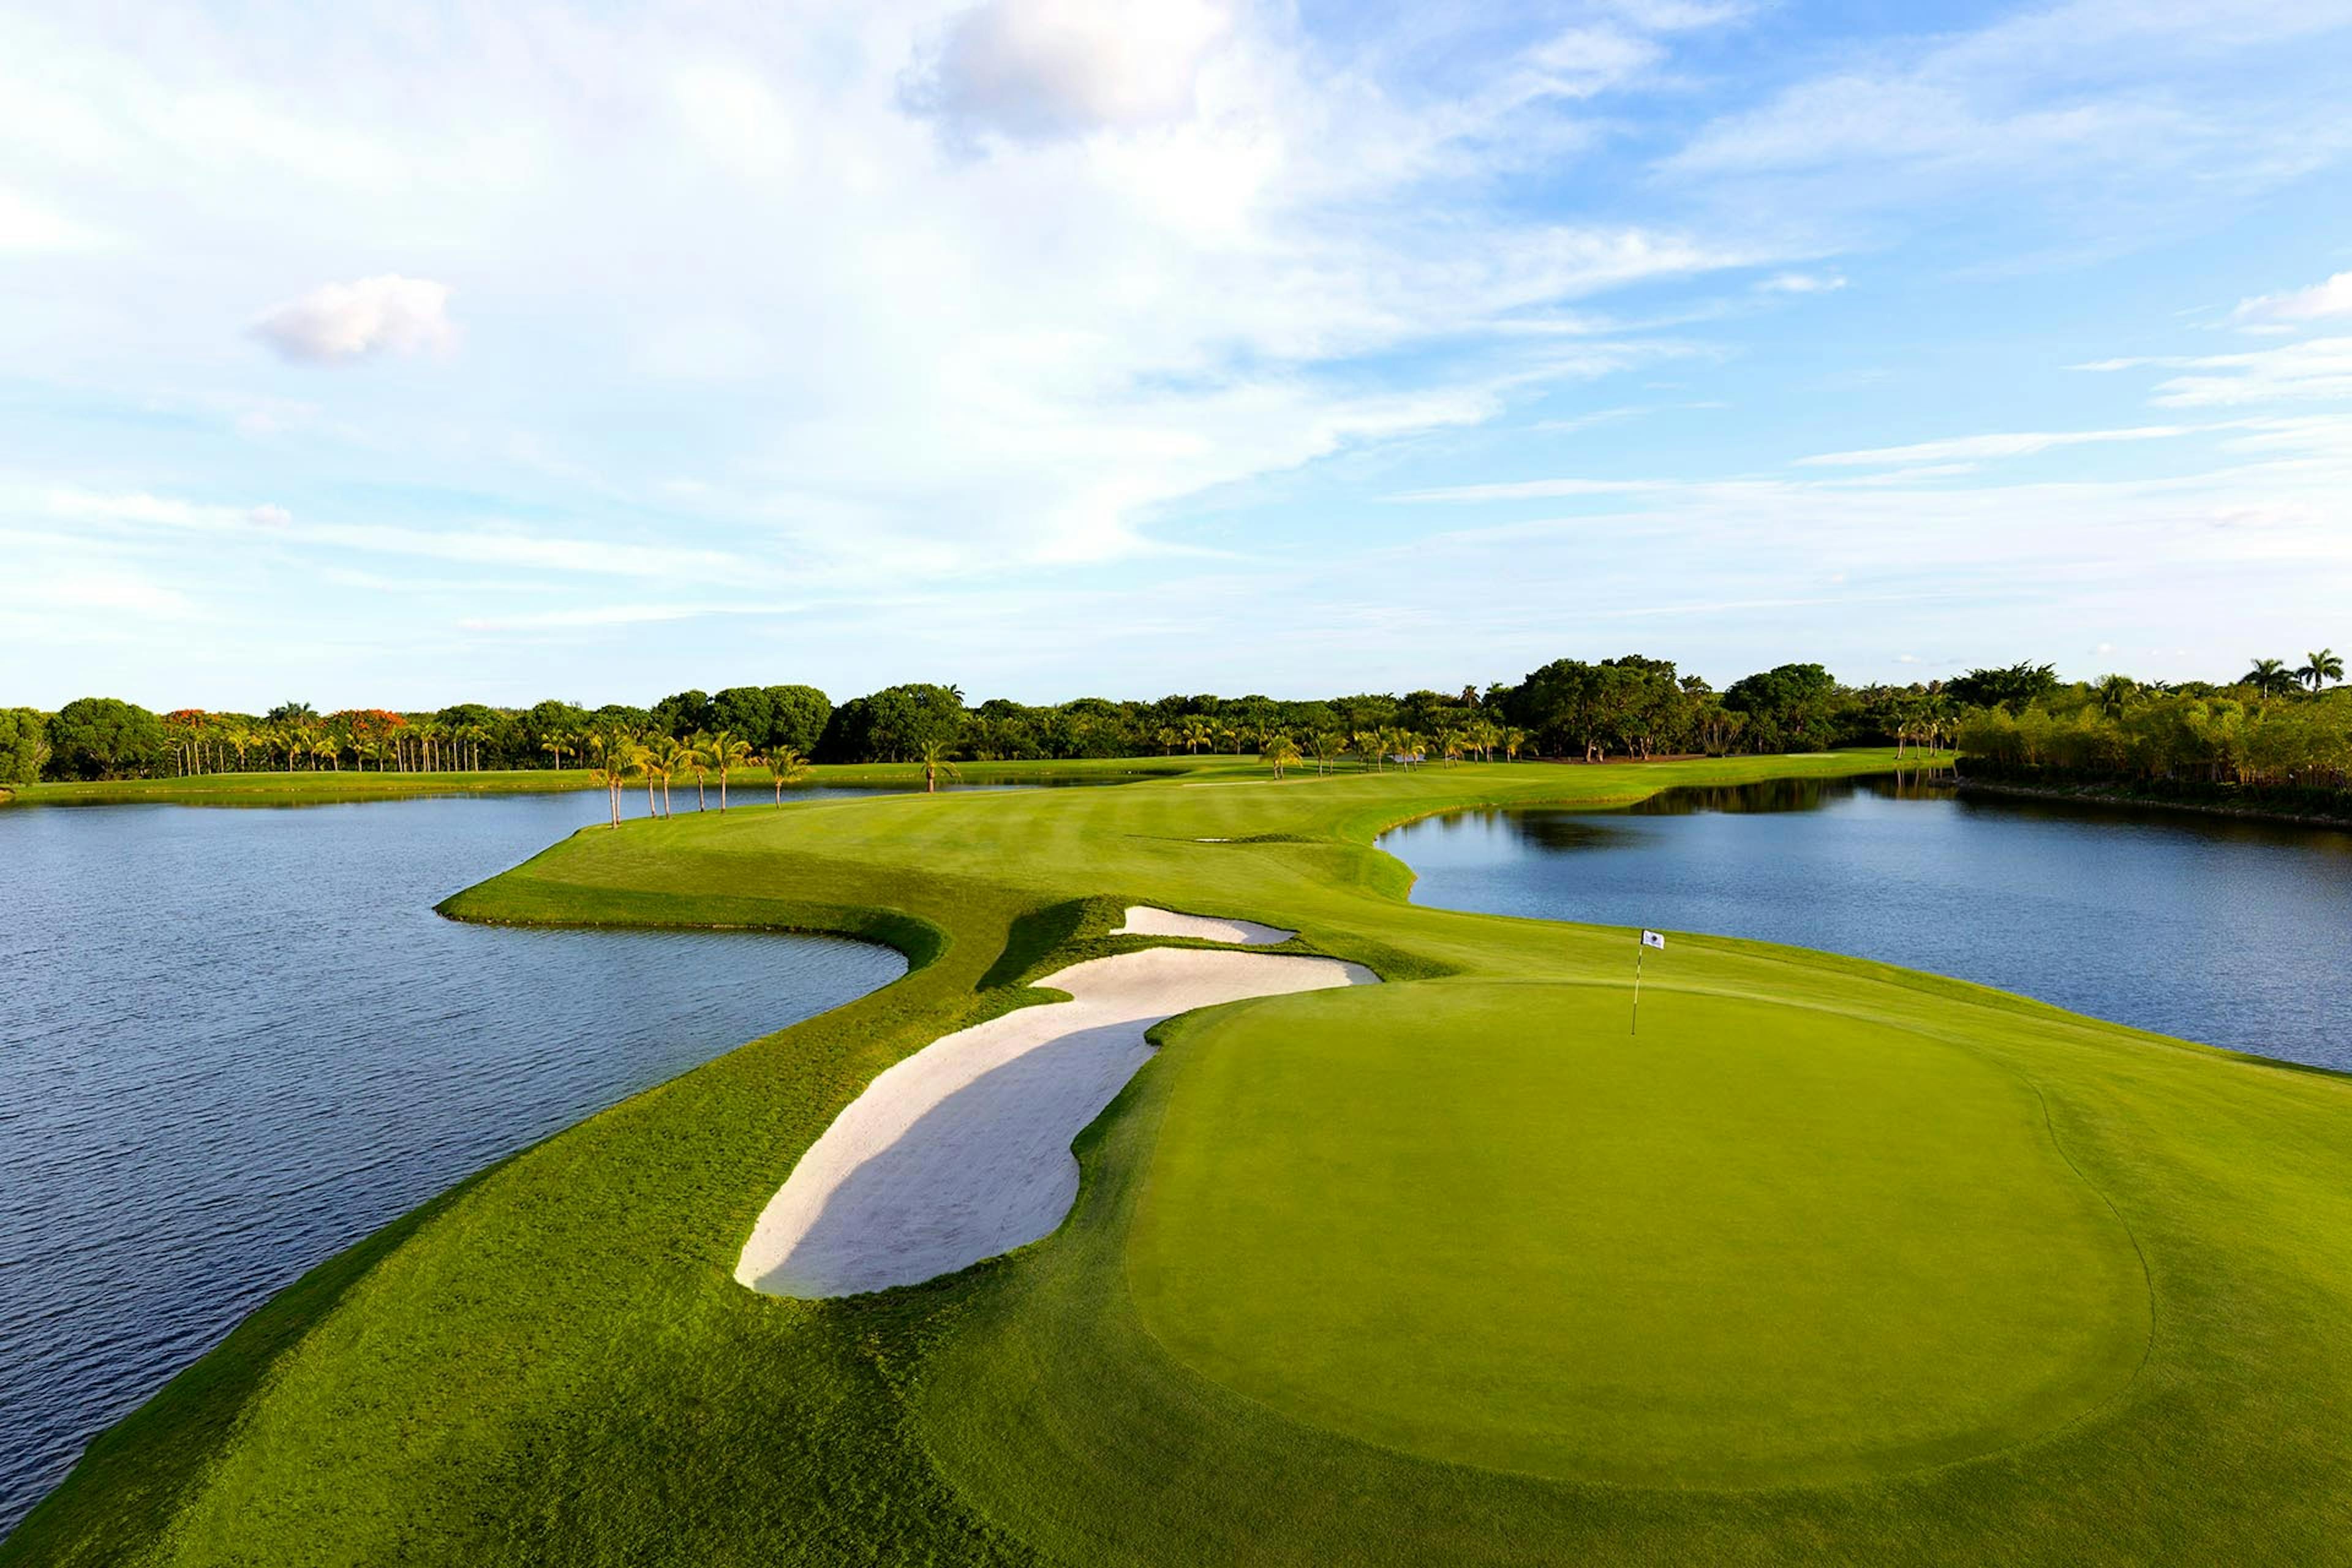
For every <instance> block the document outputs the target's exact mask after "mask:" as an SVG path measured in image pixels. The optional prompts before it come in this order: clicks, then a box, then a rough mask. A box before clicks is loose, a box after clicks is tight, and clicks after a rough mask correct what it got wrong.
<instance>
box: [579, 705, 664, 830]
mask: <svg viewBox="0 0 2352 1568" xmlns="http://www.w3.org/2000/svg"><path fill="white" fill-rule="evenodd" d="M584 743H585V744H586V746H587V747H588V748H589V749H590V750H592V751H593V752H595V753H596V782H597V783H598V784H603V785H604V798H605V800H606V802H607V803H608V804H609V805H611V806H612V808H613V826H615V827H618V826H621V785H622V784H625V783H626V782H627V781H628V777H629V774H630V773H633V772H635V769H636V767H637V738H636V737H635V735H632V734H631V733H629V731H626V730H624V729H622V728H620V727H619V726H618V725H615V726H614V727H613V728H612V729H609V730H606V731H603V732H602V733H599V734H593V735H590V736H588V737H587V739H586V741H585V742H584ZM651 797H652V792H651V791H650V790H648V791H647V798H648V799H650V798H651Z"/></svg>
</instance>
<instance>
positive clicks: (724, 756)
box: [695, 730, 751, 811]
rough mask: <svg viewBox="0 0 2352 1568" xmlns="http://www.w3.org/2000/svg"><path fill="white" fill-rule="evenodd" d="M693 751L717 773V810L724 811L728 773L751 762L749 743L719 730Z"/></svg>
mask: <svg viewBox="0 0 2352 1568" xmlns="http://www.w3.org/2000/svg"><path fill="white" fill-rule="evenodd" d="M695 750H696V751H698V752H700V753H701V754H702V757H703V760H704V761H705V762H707V763H709V764H710V766H711V767H712V768H713V769H715V770H716V771H717V772H718V774H719V810H721V811H724V810H726V809H727V774H728V772H729V770H730V769H732V768H740V767H741V766H742V765H743V764H744V763H748V762H750V761H751V742H749V741H745V740H741V739H739V738H738V737H737V736H735V735H734V734H732V733H730V731H725V730H721V731H719V732H718V733H717V734H715V735H705V736H703V737H702V744H700V745H699V746H697V747H696V748H695Z"/></svg>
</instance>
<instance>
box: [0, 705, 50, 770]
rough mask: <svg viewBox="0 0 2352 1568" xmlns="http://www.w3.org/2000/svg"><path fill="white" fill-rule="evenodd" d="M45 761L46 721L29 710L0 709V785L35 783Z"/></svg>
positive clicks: (47, 735)
mask: <svg viewBox="0 0 2352 1568" xmlns="http://www.w3.org/2000/svg"><path fill="white" fill-rule="evenodd" d="M48 761H49V721H48V720H47V719H46V718H45V717H43V716H42V715H41V714H40V713H39V712H38V711H37V710H34V709H31V708H0V784H37V783H38V782H39V781H40V777H41V770H42V769H43V768H45V767H47V765H48Z"/></svg>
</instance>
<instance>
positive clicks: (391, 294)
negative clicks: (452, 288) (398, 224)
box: [253, 273, 457, 364]
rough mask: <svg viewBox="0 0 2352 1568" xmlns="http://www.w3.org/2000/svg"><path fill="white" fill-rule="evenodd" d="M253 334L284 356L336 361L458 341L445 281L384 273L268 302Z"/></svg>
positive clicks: (441, 347)
mask: <svg viewBox="0 0 2352 1568" xmlns="http://www.w3.org/2000/svg"><path fill="white" fill-rule="evenodd" d="M253 335H254V336H256V337H257V338H259V339H260V340H261V341H262V342H266V343H268V345H269V346H270V347H271V348H273V349H276V350H277V351H278V354H279V355H280V356H282V357H283V358H286V359H289V360H292V361H294V362H296V363H306V364H341V363H345V362H347V361H350V360H355V359H363V358H366V357H368V356H369V355H372V354H377V353H399V354H413V353H426V352H432V353H446V352H447V351H448V350H449V349H450V348H451V347H453V346H454V345H455V344H456V342H457V328H456V327H454V326H453V325H451V324H450V321H449V286H448V285H447V284H446V283H436V282H433V281H432V280H430V279H424V278H403V277H401V276H399V275H398V274H396V273H386V274H385V275H384V276H383V277H381V278H362V279H358V280H357V281H355V282H351V283H327V284H322V285H320V287H319V288H316V289H311V290H310V292H309V293H308V294H305V295H303V296H302V297H301V298H300V299H299V300H287V301H286V302H285V303H284V304H280V305H273V306H271V307H270V308H269V309H268V310H265V311H263V312H262V314H261V317H260V319H259V320H258V321H255V322H254V323H253Z"/></svg>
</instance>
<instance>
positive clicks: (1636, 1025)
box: [1633, 931, 1666, 1035]
mask: <svg viewBox="0 0 2352 1568" xmlns="http://www.w3.org/2000/svg"><path fill="white" fill-rule="evenodd" d="M1665 945H1666V939H1665V938H1664V937H1663V936H1661V935H1659V934H1658V933H1657V932H1656V931H1643V932H1642V945H1641V946H1639V947H1637V948H1635V949H1634V950H1633V1033H1634V1034H1637V1035H1638V1034H1640V1033H1641V1032H1642V960H1643V958H1644V957H1646V956H1648V954H1649V951H1650V949H1652V948H1654V947H1656V948H1663V947H1664V946H1665Z"/></svg>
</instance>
